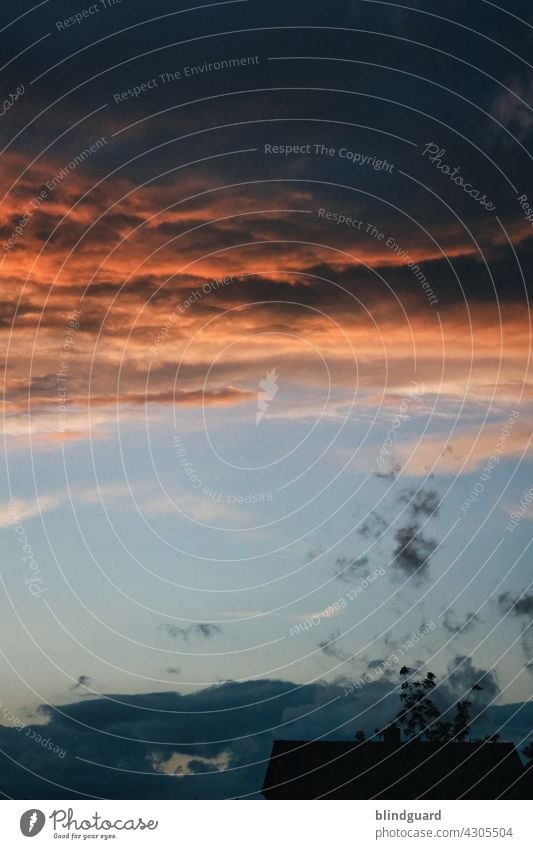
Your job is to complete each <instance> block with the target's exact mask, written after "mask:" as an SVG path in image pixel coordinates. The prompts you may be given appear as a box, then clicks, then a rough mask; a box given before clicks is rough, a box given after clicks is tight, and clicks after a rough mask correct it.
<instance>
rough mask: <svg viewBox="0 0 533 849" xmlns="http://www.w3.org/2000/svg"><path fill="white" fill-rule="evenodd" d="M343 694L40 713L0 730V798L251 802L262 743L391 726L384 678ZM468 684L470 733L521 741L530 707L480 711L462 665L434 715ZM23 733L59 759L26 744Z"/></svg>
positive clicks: (182, 698)
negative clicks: (473, 719) (28, 722)
mask: <svg viewBox="0 0 533 849" xmlns="http://www.w3.org/2000/svg"><path fill="white" fill-rule="evenodd" d="M378 662H379V661H375V662H374V663H373V662H372V661H370V663H369V669H372V668H375V664H377V663H378ZM349 683H351V682H350V681H349V679H346V680H344V679H343V680H342V681H339V683H332V684H326V683H324V682H319V683H316V684H304V685H298V684H295V683H292V682H290V681H280V680H270V679H263V680H255V681H247V682H243V683H238V682H233V681H228V682H225V683H223V684H221V685H219V686H216V687H209V688H207V689H204V690H200V691H198V692H195V693H191V694H188V695H183V694H180V693H177V692H160V693H144V694H140V695H124V694H122V695H119V694H107V695H105V696H102V697H99V698H94V699H85V700H83V701H79V702H76V703H74V704H67V705H61V706H46V707H42V708H41V710H40V711H39V713H40V716H41V717H42V719H43V720H45V721H46V724H45V725H33V726H24V727H23V728H21V729H20V730H17V729H16V728H12V727H5V726H0V752H1V754H0V792H2V793H4V794H6V795H8V796H10V797H12V798H15V799H32V798H33V799H35V798H37V799H65V798H83V797H84V796H94V797H97V798H110V799H128V798H130V799H158V798H160V799H176V798H178V799H179V798H197V799H211V798H212V799H230V798H236V797H240V796H248V797H252V798H253V797H257V798H259V792H260V787H261V784H262V780H263V776H264V772H265V769H266V764H267V761H268V756H269V753H270V748H271V744H272V740H273V739H276V738H277V739H279V738H286V739H316V738H318V737H326V738H329V739H337V740H342V739H344V740H346V739H353V735H354V733H355V731H356V730H357V729H359V728H362V729H363V730H365V731H366V732H367V734H372V733H373V730H374V728H375V727H376V726H379V727H383V725H384V724H385V723H386V722H387V721H388V720H389V719H390V718H391V716H393V715H394V713H395V711H396V710H397V708H398V694H397V692H393V689H392V687H393V685H391V682H390V681H387V680H386V677H385V676H380V677H379V680H376V681H371V682H369V683H368V684H366V685H365V686H364V687H362V688H361V689H360V690H355V692H352V693H351V695H350V696H349V697H347V696H346V695H345V686H346V685H348V684H349ZM475 683H480V684H481V686H482V687H483V690H482V691H479V692H475V693H474V694H473V696H472V698H473V700H474V702H475V710H474V715H477V714H478V713H479V722H480V723H481V725H480V727H479V729H478V726H477V725H476V724H474V726H473V733H474V734H477V733H480V730H481V731H482V732H483V733H493V732H495V731H498V732H499V733H500V734H501V736H502V739H511V740H513V739H514V740H521V739H523V737H524V736H526V734H527V733H529V732H530V730H531V726H532V724H533V704H531V703H526V704H523V705H499V706H497V707H492V706H489V707H486V706H487V705H489V702H491V701H492V699H493V698H494V697H495V696H496V695H497V694H498V692H499V690H498V686H497V683H496V682H495V679H494V676H493V675H492V673H490V672H488V671H487V670H483V669H480V668H477V667H475V666H474V664H473V663H472V659H471V658H468V657H464V656H458V657H456V658H455V659H454V660H453V662H452V663H451V664H450V668H449V678H448V681H447V682H446V685H445V686H444V687H440V688H439V690H440V692H439V694H438V700H439V706H440V707H441V708H442V709H444V710H445V709H446V708H447V707H449V706H450V705H452V704H453V703H454V702H455V700H456V699H458V698H462V697H465V695H466V694H468V693H470V691H471V688H472V686H473V684H475ZM478 708H479V710H478ZM27 729H30V730H36V731H38V732H39V733H40V734H41V736H42V737H43V739H44V740H49V741H50V744H51V745H54V746H56V747H61V749H62V750H64V751H65V752H66V755H65V756H61V757H59V756H58V755H56V754H54V753H53V752H52V751H49V750H48V749H46V748H45V747H44V746H43V745H41V744H39V743H36V742H35V739H32V735H31V734H26V730H27ZM10 759H12V760H10ZM164 770H168V771H169V774H165V772H163V771H164Z"/></svg>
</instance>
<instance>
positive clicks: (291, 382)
mask: <svg viewBox="0 0 533 849" xmlns="http://www.w3.org/2000/svg"><path fill="white" fill-rule="evenodd" d="M532 25H533V18H532V13H531V8H530V4H529V3H528V2H526V0H509V2H506V3H505V4H498V3H493V2H489V0H474V2H471V3H468V4H465V3H462V2H456V0H448V1H447V2H445V3H438V4H437V3H435V2H432V0H428V2H425V0H412V1H411V2H410V3H408V4H399V3H394V2H382V0H352V2H350V0H346V2H344V0H343V2H338V3H335V4H331V3H330V4H323V3H321V2H318V0H307V1H306V2H301V1H300V0H294V2H292V3H286V2H285V3H282V2H278V0H228V2H218V3H204V4H202V5H197V6H190V5H189V3H181V2H177V3H176V2H173V3H170V2H165V0H157V2H154V3H152V4H149V6H147V5H146V4H145V3H139V2H135V0H122V2H121V3H119V2H115V3H113V2H109V4H108V3H107V2H106V3H104V2H102V0H99V2H97V3H94V4H93V5H90V4H89V3H87V4H86V5H83V0H76V2H64V1H63V0H57V2H53V0H45V2H40V3H33V4H32V3H28V2H24V3H23V4H22V5H21V4H20V3H14V2H12V0H6V2H4V3H3V4H2V11H1V20H0V39H1V40H2V47H3V49H2V56H4V57H7V58H6V60H5V63H4V65H3V67H2V102H1V104H0V113H1V114H0V156H1V164H2V169H1V172H0V173H1V177H0V180H1V193H2V204H1V221H0V230H1V232H0V280H1V285H2V290H3V296H2V300H1V313H0V337H1V345H2V352H3V364H4V393H3V406H2V409H3V443H4V444H3V459H2V471H1V491H0V533H1V536H2V557H1V560H0V565H1V573H0V574H1V582H2V587H1V597H2V616H1V621H0V629H1V640H0V680H1V688H0V752H1V755H0V757H1V761H0V792H1V793H2V795H3V796H4V797H6V798H10V797H11V798H32V797H34V798H70V797H72V798H77V797H78V798H86V797H99V796H104V797H109V796H113V795H114V796H115V797H116V798H120V797H129V798H134V797H136V798H149V797H154V798H180V797H182V798H235V797H238V798H258V797H259V796H258V794H259V791H260V787H261V782H262V777H263V774H264V770H265V766H266V761H267V759H268V754H269V751H270V745H271V742H272V740H273V739H276V738H288V739H291V738H295V739H310V738H313V739H315V738H316V739H321V738H332V739H350V738H353V735H354V733H355V731H357V730H358V729H363V730H365V731H366V732H367V734H370V735H371V734H372V733H373V732H374V729H375V728H376V725H379V724H381V725H383V724H384V723H386V721H387V719H388V718H390V717H391V716H392V715H393V714H394V713H395V711H396V709H397V707H398V687H399V669H400V666H402V665H403V664H406V665H408V666H409V668H411V669H413V671H414V673H413V674H418V673H420V674H425V672H426V671H428V670H431V671H433V672H434V673H435V674H436V675H437V679H438V682H439V687H438V690H437V695H436V699H437V701H438V702H439V704H440V705H441V707H442V709H443V710H445V709H446V708H447V707H449V706H450V705H452V704H453V703H454V702H455V701H456V700H457V699H459V698H464V697H465V696H466V695H467V694H468V693H470V692H471V687H472V686H473V685H474V684H476V683H480V684H481V686H482V690H480V691H479V692H476V693H475V695H474V696H473V699H474V708H473V710H474V715H475V723H474V725H473V731H472V733H473V736H474V737H479V736H484V735H485V734H487V733H495V732H498V733H500V735H501V736H502V738H503V739H509V740H512V741H513V742H515V743H516V744H517V745H518V746H519V747H522V746H523V744H524V743H525V741H526V740H527V738H528V736H529V735H530V733H531V722H532V719H533V711H532V709H531V702H530V698H531V684H532V674H533V667H532V665H531V653H532V648H533V637H532V631H531V621H532V620H531V617H532V612H533V591H532V589H531V551H530V545H531V531H532V527H533V525H532V522H533V480H532V446H531V436H532V429H531V422H532V418H531V413H532V398H533V394H532V380H531V370H530V353H531V350H530V349H531V326H530V315H529V300H528V298H529V288H530V280H531V268H532V257H533V230H532V227H533V190H532V189H531V179H530V178H531V159H532V154H531V147H532V144H531V143H532V139H533V113H532V110H531V106H530V105H529V104H530V102H531V96H532V93H533V76H532V68H533V66H532V65H531V64H530V63H529V61H528V57H530V56H531V43H532ZM39 736H41V737H42V738H43V739H44V740H46V741H48V742H47V743H43V742H42V740H41V741H38V740H37V742H36V739H37V737H39ZM54 749H58V750H59V751H54ZM62 753H63V754H62Z"/></svg>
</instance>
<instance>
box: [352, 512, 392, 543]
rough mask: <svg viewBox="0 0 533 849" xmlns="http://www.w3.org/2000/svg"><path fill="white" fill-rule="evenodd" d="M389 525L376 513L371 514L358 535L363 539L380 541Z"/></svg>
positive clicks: (360, 526)
mask: <svg viewBox="0 0 533 849" xmlns="http://www.w3.org/2000/svg"><path fill="white" fill-rule="evenodd" d="M387 527H388V525H387V522H386V521H385V519H384V518H383V517H382V516H380V515H379V514H378V513H376V512H375V511H374V512H372V513H370V514H369V516H368V517H367V518H366V519H365V521H364V522H363V523H362V524H361V525H359V527H358V529H357V533H358V534H359V535H360V536H362V537H363V539H369V538H372V539H378V538H379V537H380V536H381V535H382V534H383V532H384V531H385V530H386V529H387Z"/></svg>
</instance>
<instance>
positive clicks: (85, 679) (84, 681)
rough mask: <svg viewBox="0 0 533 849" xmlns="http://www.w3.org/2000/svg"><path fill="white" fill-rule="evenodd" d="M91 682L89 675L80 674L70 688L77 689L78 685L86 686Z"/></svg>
mask: <svg viewBox="0 0 533 849" xmlns="http://www.w3.org/2000/svg"><path fill="white" fill-rule="evenodd" d="M90 683H91V678H90V676H89V675H80V676H79V677H78V679H77V680H76V683H75V684H73V685H72V687H71V688H70V689H71V690H77V689H79V688H80V687H88V686H89V684H90Z"/></svg>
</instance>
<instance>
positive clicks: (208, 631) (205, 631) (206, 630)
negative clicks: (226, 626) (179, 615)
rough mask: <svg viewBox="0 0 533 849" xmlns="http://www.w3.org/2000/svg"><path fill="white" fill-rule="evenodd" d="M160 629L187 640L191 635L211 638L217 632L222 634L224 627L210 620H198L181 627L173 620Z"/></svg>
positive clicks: (171, 635)
mask: <svg viewBox="0 0 533 849" xmlns="http://www.w3.org/2000/svg"><path fill="white" fill-rule="evenodd" d="M159 629H160V630H161V631H165V633H167V634H168V635H169V636H170V637H179V638H180V639H182V640H185V642H187V640H188V639H189V637H194V636H196V637H205V638H206V639H210V638H211V637H214V636H215V635H216V634H221V633H222V629H221V628H219V626H218V625H211V624H209V623H208V622H198V624H196V625H189V627H188V628H180V627H179V625H174V624H173V623H172V622H169V623H166V624H165V625H160V626H159Z"/></svg>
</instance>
